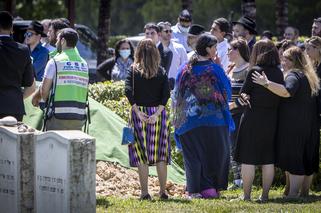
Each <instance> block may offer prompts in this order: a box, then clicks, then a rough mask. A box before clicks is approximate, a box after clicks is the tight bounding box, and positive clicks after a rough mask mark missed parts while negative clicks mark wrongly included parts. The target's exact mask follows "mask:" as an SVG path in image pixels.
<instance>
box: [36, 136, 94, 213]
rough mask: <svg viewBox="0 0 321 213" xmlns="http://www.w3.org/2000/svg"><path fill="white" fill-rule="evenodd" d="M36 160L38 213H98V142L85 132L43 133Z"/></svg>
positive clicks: (37, 148) (37, 142) (40, 137)
mask: <svg viewBox="0 0 321 213" xmlns="http://www.w3.org/2000/svg"><path fill="white" fill-rule="evenodd" d="M34 156H35V209H36V212H46V213H56V212H62V213H69V212H77V213H81V212H84V213H91V212H95V211H96V188H95V187H96V156H95V140H94V138H92V137H90V136H88V135H87V134H85V133H83V132H81V131H49V132H45V133H40V134H38V135H36V143H35V155H34Z"/></svg>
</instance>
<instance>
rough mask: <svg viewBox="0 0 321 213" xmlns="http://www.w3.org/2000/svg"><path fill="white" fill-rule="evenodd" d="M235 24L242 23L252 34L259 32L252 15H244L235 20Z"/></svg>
mask: <svg viewBox="0 0 321 213" xmlns="http://www.w3.org/2000/svg"><path fill="white" fill-rule="evenodd" d="M232 23H233V25H235V24H241V25H242V26H243V27H244V28H246V29H247V30H249V31H250V33H251V34H255V35H256V34H257V32H256V30H255V28H256V24H255V21H253V20H252V19H251V18H250V17H248V16H242V17H241V18H240V19H239V20H238V21H233V22H232Z"/></svg>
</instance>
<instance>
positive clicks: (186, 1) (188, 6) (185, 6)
mask: <svg viewBox="0 0 321 213" xmlns="http://www.w3.org/2000/svg"><path fill="white" fill-rule="evenodd" d="M192 4H193V1H192V0H182V10H188V12H190V13H191V14H192V11H193V9H192Z"/></svg>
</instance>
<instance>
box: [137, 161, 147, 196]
mask: <svg viewBox="0 0 321 213" xmlns="http://www.w3.org/2000/svg"><path fill="white" fill-rule="evenodd" d="M138 174H139V182H140V188H141V197H144V196H145V195H147V194H148V165H147V164H141V165H139V166H138Z"/></svg>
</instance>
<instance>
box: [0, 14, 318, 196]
mask: <svg viewBox="0 0 321 213" xmlns="http://www.w3.org/2000/svg"><path fill="white" fill-rule="evenodd" d="M12 21H13V18H12V16H11V15H10V14H9V13H8V12H5V11H1V12H0V57H1V59H2V60H0V65H1V67H2V69H5V71H4V72H3V74H2V75H1V78H0V82H1V89H0V98H1V99H2V100H6V102H5V103H4V102H3V103H2V104H0V118H2V117H5V116H8V115H11V116H14V117H16V118H17V120H19V121H21V120H22V117H23V115H24V114H25V112H24V106H23V99H24V98H27V97H29V96H31V95H32V104H33V105H34V106H39V105H41V104H42V103H43V102H45V103H46V106H45V108H46V110H45V112H46V113H45V116H46V119H45V121H46V122H45V124H44V126H45V129H47V130H61V129H65V130H67V129H78V130H81V129H82V127H83V125H84V123H85V122H86V117H87V114H86V113H87V111H86V106H87V93H88V82H89V80H88V66H87V63H86V61H85V60H84V59H83V58H81V56H80V55H79V52H78V50H77V48H76V44H77V41H78V34H77V32H76V31H75V30H74V29H72V28H70V27H69V25H70V24H69V22H68V20H66V19H63V18H60V19H54V20H44V21H43V23H40V22H37V21H33V22H32V23H31V24H30V26H29V27H28V29H27V31H26V33H25V44H27V45H28V46H25V45H22V44H19V43H17V42H14V41H13V39H12V37H11V33H12ZM231 29H233V30H231ZM46 31H47V32H46ZM205 31H206V30H205V27H204V26H202V25H199V24H192V16H191V15H190V13H189V12H188V11H187V10H183V11H182V12H181V13H180V14H179V17H178V21H177V24H176V25H175V26H172V25H171V23H169V22H166V21H161V22H159V23H157V24H156V23H148V24H146V25H145V26H144V33H145V38H144V39H143V40H141V41H140V42H139V43H138V45H137V47H136V48H135V49H134V46H133V45H132V44H131V42H130V41H128V40H127V39H122V40H120V41H118V42H117V44H116V47H115V56H114V57H113V58H110V59H108V60H106V61H105V62H103V63H102V64H100V65H99V66H98V67H97V72H98V73H99V74H100V75H101V76H102V77H103V78H104V79H106V80H114V81H118V80H125V94H126V97H127V98H128V101H129V103H130V104H131V106H132V107H131V113H130V123H131V124H132V125H133V127H134V135H135V143H133V144H130V145H128V152H129V162H130V166H132V167H138V173H139V180H140V186H141V197H140V199H143V200H145V199H151V196H150V194H149V192H148V170H149V169H148V168H149V166H151V165H156V168H157V173H158V178H159V184H160V191H159V196H160V198H161V199H168V195H167V193H166V179H167V165H168V164H170V162H171V147H170V133H171V125H173V126H174V138H175V141H176V145H177V148H178V149H180V150H181V151H182V154H183V158H184V167H185V172H186V191H187V192H188V195H189V197H190V198H217V197H219V196H220V191H221V190H225V189H227V186H228V174H229V168H230V165H231V168H232V172H233V177H234V180H233V185H232V187H231V189H234V188H238V187H243V191H244V195H243V196H242V199H244V200H251V188H252V184H253V180H254V177H255V167H256V166H262V185H263V191H262V195H261V197H260V198H259V199H260V200H261V201H263V202H264V201H267V200H268V199H269V190H270V187H271V184H272V182H273V178H274V169H275V168H274V167H275V166H277V167H279V168H281V169H282V170H283V171H284V172H285V176H286V187H285V191H284V196H287V197H290V198H293V197H298V196H307V195H308V194H309V188H310V185H311V181H312V178H313V174H314V173H315V172H317V171H318V169H319V145H320V134H319V128H320V126H319V123H320V120H319V119H320V118H319V115H320V109H321V108H320V106H321V102H320V101H321V98H320V94H319V93H320V78H321V65H320V64H321V37H320V36H321V18H317V19H315V20H314V23H313V25H312V36H311V37H310V38H308V39H307V40H306V41H305V42H304V43H300V42H298V40H297V36H298V30H297V29H296V28H294V27H288V28H286V29H285V33H284V37H285V40H283V41H281V42H278V43H277V44H276V45H275V44H274V43H273V42H272V41H271V33H269V32H264V33H263V35H262V37H261V40H259V41H256V35H257V31H256V23H255V21H253V20H252V19H251V18H249V17H246V16H244V17H241V18H240V19H239V20H238V21H235V22H232V23H230V22H229V21H228V20H226V19H225V18H218V19H215V20H214V21H213V24H212V25H211V28H210V30H209V31H210V32H209V33H206V32H205ZM46 38H47V39H46ZM17 60H18V61H19V63H16V62H17ZM36 80H38V81H41V84H40V86H39V88H38V89H36V88H35V81H36ZM231 85H232V86H231ZM21 87H24V90H21ZM237 88H239V89H237ZM170 97H171V100H172V103H171V110H172V115H173V116H172V118H171V119H170V118H169V112H168V111H167V110H166V105H167V102H168V100H169V98H170Z"/></svg>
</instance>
